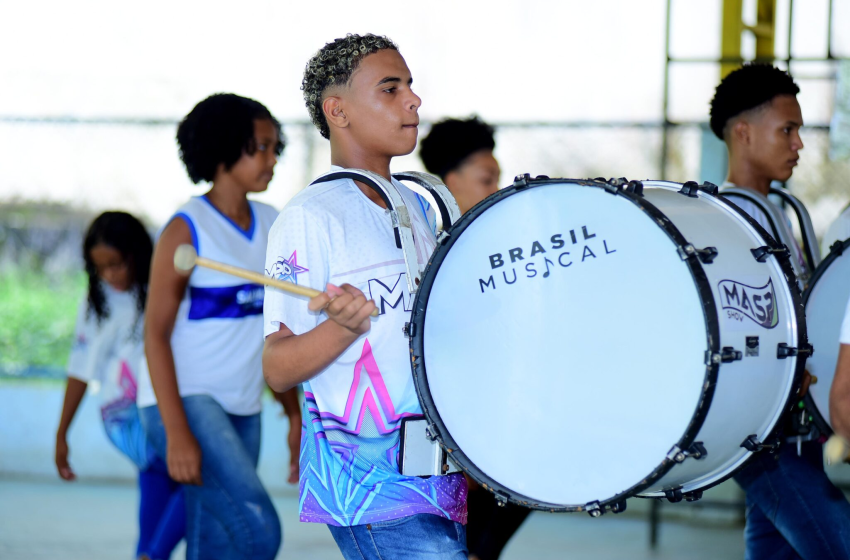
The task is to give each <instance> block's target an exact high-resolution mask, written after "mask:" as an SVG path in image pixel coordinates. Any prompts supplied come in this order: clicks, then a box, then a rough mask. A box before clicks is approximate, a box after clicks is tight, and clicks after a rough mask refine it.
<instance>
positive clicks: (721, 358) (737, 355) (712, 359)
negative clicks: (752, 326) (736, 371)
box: [705, 346, 744, 366]
mask: <svg viewBox="0 0 850 560" xmlns="http://www.w3.org/2000/svg"><path fill="white" fill-rule="evenodd" d="M743 357H744V355H743V353H742V352H741V351H740V350H735V348H733V347H732V346H724V347H723V348H721V349H720V353H717V354H714V353H712V352H711V350H706V351H705V364H706V365H709V366H710V365H715V364H721V363H722V364H728V363H731V362H736V361H738V360H741V359H743Z"/></svg>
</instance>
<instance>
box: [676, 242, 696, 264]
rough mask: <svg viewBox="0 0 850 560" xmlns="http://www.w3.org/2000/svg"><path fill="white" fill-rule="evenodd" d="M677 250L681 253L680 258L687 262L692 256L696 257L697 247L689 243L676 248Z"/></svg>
mask: <svg viewBox="0 0 850 560" xmlns="http://www.w3.org/2000/svg"><path fill="white" fill-rule="evenodd" d="M676 250H677V251H678V252H679V256H680V257H682V260H683V261H684V260H687V258H688V257H690V256H691V255H695V254H696V252H697V250H696V247H694V246H693V245H691V244H690V243H688V244H687V245H679V246H678V247H676Z"/></svg>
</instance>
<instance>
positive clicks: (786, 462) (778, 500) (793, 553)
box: [735, 441, 850, 560]
mask: <svg viewBox="0 0 850 560" xmlns="http://www.w3.org/2000/svg"><path fill="white" fill-rule="evenodd" d="M735 480H736V481H737V482H738V484H740V485H741V487H742V488H743V489H744V492H746V494H747V527H746V529H745V531H744V535H745V540H746V556H745V558H746V560H761V559H770V560H786V559H787V560H797V559H800V558H802V559H805V560H831V559H835V560H838V559H847V558H850V503H848V502H847V499H846V498H845V497H844V494H842V493H841V491H840V490H838V489H837V488H836V487H835V486H834V485H833V484H832V482H830V480H829V479H828V478H827V477H826V474H825V473H824V470H823V446H822V445H821V444H819V443H817V442H814V441H812V442H806V443H803V445H802V456H799V457H798V456H797V446H796V445H794V444H786V445H783V446H782V447H781V448H780V450H779V452H778V453H777V454H769V453H766V452H761V453H759V454H758V455H756V456H755V457H753V459H752V460H751V462H750V463H749V464H748V465H747V466H746V467H744V468H743V469H742V470H741V471H740V472H739V473H738V474H736V475H735Z"/></svg>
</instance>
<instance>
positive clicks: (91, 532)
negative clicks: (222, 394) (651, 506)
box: [0, 478, 744, 560]
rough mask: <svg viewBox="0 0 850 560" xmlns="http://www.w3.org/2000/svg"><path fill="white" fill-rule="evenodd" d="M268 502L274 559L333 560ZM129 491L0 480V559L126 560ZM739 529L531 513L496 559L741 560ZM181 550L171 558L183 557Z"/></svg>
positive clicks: (317, 538)
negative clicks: (276, 523) (275, 536)
mask: <svg viewBox="0 0 850 560" xmlns="http://www.w3.org/2000/svg"><path fill="white" fill-rule="evenodd" d="M274 503H275V506H276V507H277V510H278V513H279V514H280V517H281V520H282V521H283V525H284V535H285V536H284V546H283V549H282V550H281V552H280V554H279V555H278V558H286V559H299V560H302V559H304V560H331V559H333V560H340V555H339V552H337V550H336V547H335V546H334V543H333V540H332V539H331V536H330V533H329V532H328V530H327V529H326V528H325V527H324V526H322V525H313V524H306V523H299V522H298V517H297V511H296V508H297V504H298V502H297V496H296V495H295V493H294V492H288V493H285V494H277V495H275V496H274ZM135 507H136V490H135V488H133V487H132V486H128V485H125V484H118V483H116V484H109V483H103V482H85V481H82V482H75V483H70V484H66V483H60V482H59V481H55V482H54V481H50V480H17V479H2V478H0V559H2V560H42V559H44V560H46V559H51V560H52V559H55V558H63V559H70V560H78V559H79V560H82V559H85V560H115V559H122V558H123V559H127V560H130V559H131V558H132V556H133V541H134V538H135V520H134V515H135V512H134V509H135ZM742 534H743V530H742V528H741V527H738V526H730V525H728V524H725V525H724V524H712V525H711V526H702V527H699V526H696V525H695V524H693V523H685V522H670V521H667V522H665V523H663V524H662V525H661V527H660V533H659V535H660V544H659V547H658V548H657V549H656V550H655V551H651V550H650V549H649V546H648V535H649V529H648V524H647V521H646V518H645V516H643V515H640V514H631V515H630V514H629V513H628V512H627V513H626V514H623V515H621V516H614V515H606V516H604V517H602V518H601V519H591V518H590V517H588V516H587V515H584V514H544V513H534V514H532V515H531V517H529V519H528V520H527V521H526V523H525V525H523V527H522V528H521V529H520V531H519V532H518V533H517V535H516V536H515V537H514V539H513V540H512V541H511V543H510V545H509V546H508V548H507V549H506V551H505V553H504V554H503V555H502V559H503V560H529V559H534V560H561V559H573V558H576V559H578V558H581V559H583V558H593V559H594V560H609V559H610V560H642V559H647V560H649V559H651V560H673V559H675V560H689V559H693V560H709V559H710V560H717V559H721V560H726V559H736V558H743V555H744V554H743V547H744V544H743V536H742ZM182 551H183V549H182V545H181V548H180V549H179V550H178V552H177V554H175V555H174V558H175V560H176V559H179V558H182V557H183V552H182Z"/></svg>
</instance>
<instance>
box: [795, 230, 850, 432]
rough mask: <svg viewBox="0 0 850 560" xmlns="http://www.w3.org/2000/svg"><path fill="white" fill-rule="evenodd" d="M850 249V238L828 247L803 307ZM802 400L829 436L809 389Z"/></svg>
mask: <svg viewBox="0 0 850 560" xmlns="http://www.w3.org/2000/svg"><path fill="white" fill-rule="evenodd" d="M848 249H850V239H845V240H844V241H836V242H835V243H833V244H832V246H831V247H830V248H829V254H827V256H826V258H824V259H823V260H822V261H821V263H820V265H818V267H817V268H816V269H815V271H814V272H813V273H812V277H811V278H810V279H809V285H808V286H806V291H804V292H803V309H806V308H808V305H809V296H811V295H812V290H814V288H815V286H816V285H817V283H818V281H819V280H820V279H821V278H823V275H824V274H825V273H826V270H827V269H828V268H829V267H830V265H831V264H832V263H834V262H835V261H837V260H838V257H840V256H841V255H843V254H844V252H845V251H847V250H848ZM803 402H804V403H805V404H806V407H807V408H808V409H809V410H810V411H811V412H812V413H813V414H812V418H813V420H814V423H815V427H817V429H818V430H820V431H821V434H823V435H825V436H830V435H832V433H833V430H832V427H831V426H830V425H829V421H828V420H827V419H826V418H825V417H824V415H823V413H822V412H821V411H820V409H819V408H818V406H817V404H816V403H815V400H814V399H813V398H812V393H811V391H809V392H807V393H806V396H804V397H803Z"/></svg>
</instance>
